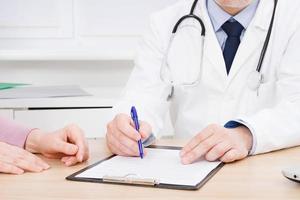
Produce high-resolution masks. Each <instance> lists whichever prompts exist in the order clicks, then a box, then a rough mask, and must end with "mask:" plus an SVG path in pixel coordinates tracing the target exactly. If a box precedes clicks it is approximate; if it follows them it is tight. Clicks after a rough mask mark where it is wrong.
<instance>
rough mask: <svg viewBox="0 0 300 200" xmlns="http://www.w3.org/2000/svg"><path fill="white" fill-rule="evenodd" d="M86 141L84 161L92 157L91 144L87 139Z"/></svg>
mask: <svg viewBox="0 0 300 200" xmlns="http://www.w3.org/2000/svg"><path fill="white" fill-rule="evenodd" d="M84 142H85V150H84V154H83V160H82V161H86V160H88V159H89V157H90V149H89V144H88V142H87V140H85V141H84Z"/></svg>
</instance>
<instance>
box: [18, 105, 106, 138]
mask: <svg viewBox="0 0 300 200" xmlns="http://www.w3.org/2000/svg"><path fill="white" fill-rule="evenodd" d="M15 120H17V121H19V122H22V123H24V124H26V125H28V126H30V127H36V128H41V129H43V130H46V131H53V130H57V129H59V128H62V127H64V126H66V125H67V124H70V123H75V124H77V125H79V126H80V128H81V129H83V131H84V132H85V136H86V137H88V138H95V137H104V136H105V131H106V124H107V122H108V121H109V120H111V108H96V109H89V108H80V109H55V108H54V109H43V110H40V109H37V110H16V111H15Z"/></svg>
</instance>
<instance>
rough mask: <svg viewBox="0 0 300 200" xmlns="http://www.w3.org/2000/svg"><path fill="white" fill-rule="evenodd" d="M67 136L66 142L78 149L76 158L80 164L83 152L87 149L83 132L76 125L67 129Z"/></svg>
mask: <svg viewBox="0 0 300 200" xmlns="http://www.w3.org/2000/svg"><path fill="white" fill-rule="evenodd" d="M67 135H68V140H69V141H70V142H71V143H73V144H75V145H76V146H77V147H78V152H77V154H76V157H77V159H78V161H79V162H82V161H83V160H84V156H85V154H86V152H85V151H86V150H87V149H88V148H87V142H86V138H85V136H84V133H83V131H82V130H81V129H80V128H79V127H78V126H76V125H70V126H68V127H67Z"/></svg>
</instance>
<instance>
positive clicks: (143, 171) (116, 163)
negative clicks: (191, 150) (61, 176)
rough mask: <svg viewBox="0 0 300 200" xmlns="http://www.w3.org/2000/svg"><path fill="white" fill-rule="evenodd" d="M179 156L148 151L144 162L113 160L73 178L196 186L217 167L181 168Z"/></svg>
mask: <svg viewBox="0 0 300 200" xmlns="http://www.w3.org/2000/svg"><path fill="white" fill-rule="evenodd" d="M179 152H180V151H179V150H169V149H147V155H146V156H145V157H144V159H141V158H139V157H134V158H133V157H122V156H115V157H113V158H111V159H109V160H107V161H104V162H102V163H100V164H98V165H97V166H95V167H93V168H91V169H88V170H86V171H84V172H82V173H81V174H78V175H77V176H76V177H78V178H97V179H99V178H100V179H101V178H103V176H117V177H125V176H126V175H129V174H132V175H135V176H136V177H137V178H142V179H143V178H149V179H155V180H157V181H159V182H160V183H164V184H172V185H186V186H196V185H197V184H198V183H199V182H201V181H202V180H203V179H204V178H205V177H206V176H207V175H208V174H209V173H210V172H211V171H212V170H214V169H215V168H216V167H217V166H218V165H219V164H220V162H208V161H205V160H200V161H198V162H196V163H194V164H190V165H183V164H181V162H180V156H179Z"/></svg>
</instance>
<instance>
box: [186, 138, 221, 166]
mask: <svg viewBox="0 0 300 200" xmlns="http://www.w3.org/2000/svg"><path fill="white" fill-rule="evenodd" d="M216 138H217V137H216V135H212V136H210V137H208V138H207V139H205V140H203V141H201V142H200V143H199V144H198V146H196V147H195V148H194V149H192V150H191V151H189V152H187V153H186V154H184V156H182V157H181V161H182V163H183V164H191V163H193V162H195V161H196V160H197V159H199V158H200V157H202V156H203V155H205V154H206V153H207V152H208V151H210V150H211V149H212V148H213V147H214V146H215V145H217V144H218V143H219V142H220V141H219V140H218V139H216Z"/></svg>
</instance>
